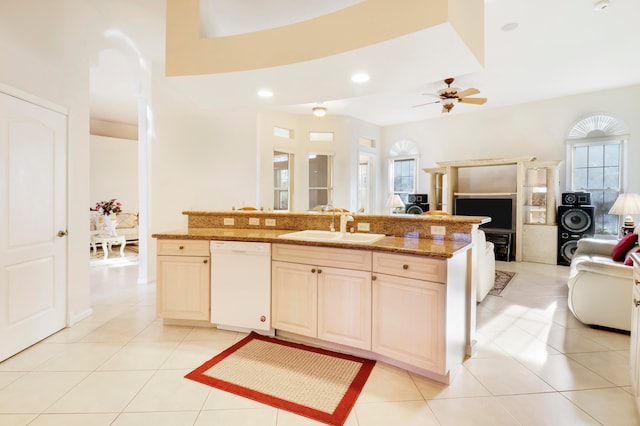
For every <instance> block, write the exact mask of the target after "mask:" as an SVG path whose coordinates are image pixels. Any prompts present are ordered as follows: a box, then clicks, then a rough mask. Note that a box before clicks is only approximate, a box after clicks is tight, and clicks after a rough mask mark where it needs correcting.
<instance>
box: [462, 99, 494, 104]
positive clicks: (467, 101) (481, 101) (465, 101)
mask: <svg viewBox="0 0 640 426" xmlns="http://www.w3.org/2000/svg"><path fill="white" fill-rule="evenodd" d="M458 101H459V102H462V103H463V104H476V105H482V104H484V103H485V102H487V98H461V99H458Z"/></svg>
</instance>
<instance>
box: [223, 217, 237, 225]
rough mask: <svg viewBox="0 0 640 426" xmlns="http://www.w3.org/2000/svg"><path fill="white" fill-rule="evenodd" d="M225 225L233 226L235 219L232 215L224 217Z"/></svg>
mask: <svg viewBox="0 0 640 426" xmlns="http://www.w3.org/2000/svg"><path fill="white" fill-rule="evenodd" d="M223 223H224V224H225V225H231V226H233V224H234V223H235V220H234V219H233V218H232V217H225V218H224V222H223Z"/></svg>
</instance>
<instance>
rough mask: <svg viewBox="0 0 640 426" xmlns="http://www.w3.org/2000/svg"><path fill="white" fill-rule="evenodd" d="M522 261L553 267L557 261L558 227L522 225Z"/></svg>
mask: <svg viewBox="0 0 640 426" xmlns="http://www.w3.org/2000/svg"><path fill="white" fill-rule="evenodd" d="M522 233H523V241H522V260H523V261H525V262H537V263H547V264H551V265H555V264H556V263H557V261H558V227H557V226H556V225H524V227H523V230H522Z"/></svg>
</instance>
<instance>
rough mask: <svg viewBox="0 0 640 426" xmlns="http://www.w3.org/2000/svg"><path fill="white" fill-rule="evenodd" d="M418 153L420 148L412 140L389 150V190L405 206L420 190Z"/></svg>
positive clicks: (397, 143)
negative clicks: (410, 195) (412, 195)
mask: <svg viewBox="0 0 640 426" xmlns="http://www.w3.org/2000/svg"><path fill="white" fill-rule="evenodd" d="M418 153H419V151H418V146H417V145H416V144H415V142H413V141H410V140H400V141H398V142H396V143H394V144H393V146H392V147H391V149H389V188H390V189H391V193H392V194H397V195H399V196H400V199H402V202H403V203H405V204H407V202H408V200H409V194H414V193H415V192H416V189H417V188H418V176H417V171H418Z"/></svg>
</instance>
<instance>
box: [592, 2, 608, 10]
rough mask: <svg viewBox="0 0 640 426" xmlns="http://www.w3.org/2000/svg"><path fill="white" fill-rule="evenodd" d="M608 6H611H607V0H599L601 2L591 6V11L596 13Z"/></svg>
mask: <svg viewBox="0 0 640 426" xmlns="http://www.w3.org/2000/svg"><path fill="white" fill-rule="evenodd" d="M609 6H611V5H610V4H609V1H608V0H601V1H597V2H595V4H594V5H593V10H595V11H596V12H598V11H600V10H605V9H606V8H608V7H609Z"/></svg>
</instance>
